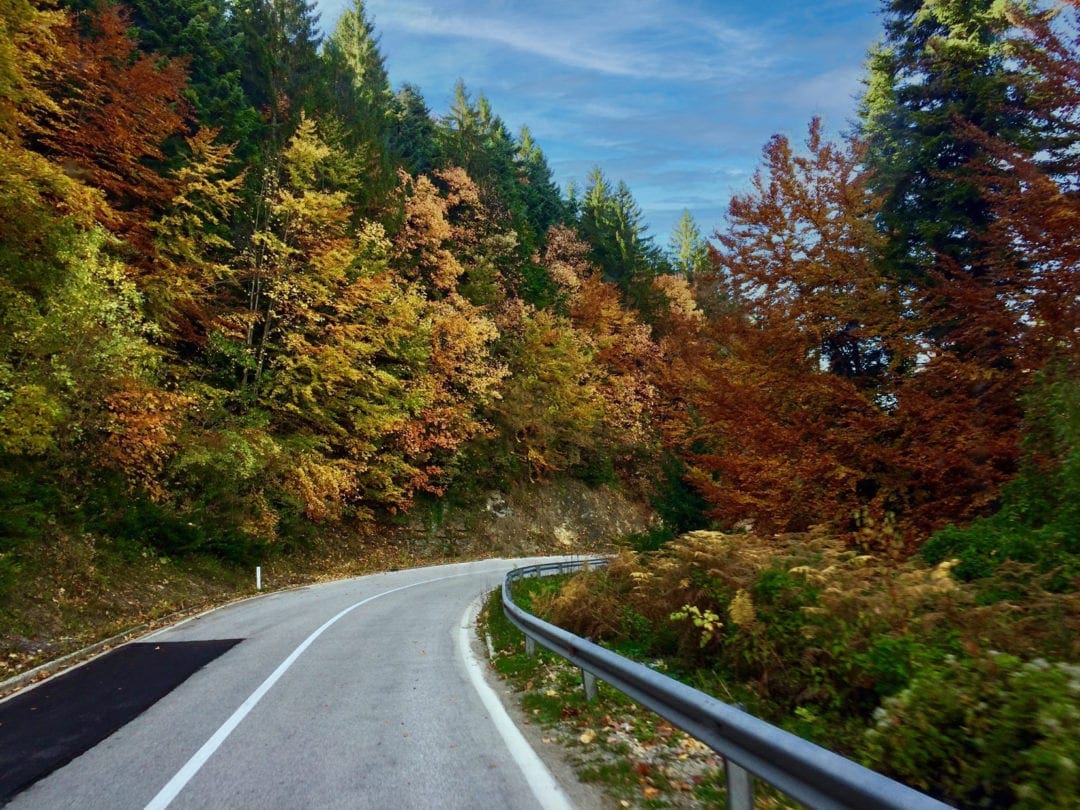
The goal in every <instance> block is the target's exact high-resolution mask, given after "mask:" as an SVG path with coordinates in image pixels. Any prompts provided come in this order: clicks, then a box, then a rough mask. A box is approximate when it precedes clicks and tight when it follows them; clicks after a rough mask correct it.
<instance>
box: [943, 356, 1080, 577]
mask: <svg viewBox="0 0 1080 810" xmlns="http://www.w3.org/2000/svg"><path fill="white" fill-rule="evenodd" d="M1026 407H1027V410H1026V437H1025V441H1024V446H1025V457H1024V461H1023V464H1022V466H1021V470H1020V473H1019V474H1018V475H1017V477H1016V478H1015V479H1014V480H1013V481H1011V482H1010V483H1009V484H1007V485H1006V486H1005V487H1004V488H1003V489H1002V495H1001V504H1002V505H1001V508H1000V510H999V511H998V512H997V513H996V514H994V515H992V516H990V517H987V518H982V519H980V520H977V521H975V522H974V523H973V524H972V525H971V526H969V527H967V528H963V529H961V528H957V527H955V526H950V527H948V528H947V529H945V530H943V531H941V532H938V533H937V534H936V535H934V536H933V537H931V538H930V539H929V540H928V541H927V542H926V543H925V544H924V545H923V547H922V556H923V557H924V558H925V559H926V560H927V561H928V562H930V563H937V562H940V561H942V560H946V559H951V558H957V559H959V560H960V564H959V565H957V566H956V567H955V568H954V569H953V573H954V574H955V575H956V576H957V577H959V578H960V579H963V580H967V581H971V580H977V579H982V578H984V577H988V576H990V575H991V574H992V573H993V572H994V571H996V570H997V568H998V567H999V566H1000V565H1001V564H1002V563H1004V562H1005V561H1006V560H1014V561H1016V562H1022V563H1031V564H1033V565H1035V566H1036V568H1037V569H1039V570H1040V571H1043V572H1047V571H1055V572H1056V575H1055V579H1054V582H1053V583H1052V587H1054V588H1056V589H1058V590H1066V589H1070V588H1074V587H1076V585H1075V583H1076V579H1077V577H1080V382H1078V381H1076V380H1075V379H1070V377H1069V376H1068V374H1065V373H1062V374H1058V375H1055V374H1053V373H1051V372H1047V373H1045V374H1043V375H1041V377H1040V379H1039V380H1038V381H1037V382H1036V384H1035V385H1034V386H1033V387H1032V391H1031V393H1030V394H1029V395H1028V397H1027V399H1026ZM997 596H998V597H999V598H1000V597H1013V596H1015V594H1007V593H1003V594H998V595H997Z"/></svg>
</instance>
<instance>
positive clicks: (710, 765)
mask: <svg viewBox="0 0 1080 810" xmlns="http://www.w3.org/2000/svg"><path fill="white" fill-rule="evenodd" d="M565 579H566V578H565V577H545V578H542V579H526V580H521V581H519V582H518V583H516V584H515V588H514V597H515V600H516V601H517V603H518V604H519V605H520V606H521V607H522V608H524V609H525V610H531V607H532V605H533V602H534V601H535V600H538V598H539V600H540V601H542V600H543V599H544V597H546V596H548V595H550V594H553V593H556V592H557V591H558V590H559V588H560V587H561V586H562V583H563V582H564V581H565ZM479 632H480V633H481V635H482V636H483V635H485V634H486V635H487V636H489V637H490V639H491V647H492V649H493V650H494V656H493V657H492V659H491V666H492V667H493V669H494V670H495V672H496V673H497V674H498V676H499V677H500V678H501V679H502V680H504V681H505V682H506V683H507V684H508V685H509V686H510V687H511V688H512V689H513V690H514V691H515V692H517V696H518V700H519V702H520V705H521V708H522V710H523V711H524V712H525V714H526V715H527V717H529V718H530V720H529V721H530V722H535V723H537V724H538V725H540V726H541V727H542V728H543V729H544V732H543V733H544V736H543V737H542V740H543V741H544V742H545V743H550V744H552V745H555V746H558V747H559V748H561V749H562V753H563V755H564V756H565V757H566V758H567V760H568V761H569V762H570V763H571V764H572V765H573V766H574V768H575V770H576V771H577V774H578V776H579V777H580V778H581V780H582V781H584V782H588V783H591V784H595V785H598V786H599V787H601V789H602V790H603V791H604V792H605V794H606V795H607V796H608V797H610V798H611V800H612V802H613V804H615V805H617V806H620V807H626V808H706V807H723V806H725V803H726V796H727V791H726V788H725V786H724V773H723V759H722V758H721V757H720V756H719V755H718V754H716V753H715V752H714V751H712V750H711V749H710V748H709V747H708V746H706V745H704V744H702V743H701V742H699V741H697V740H696V739H694V738H693V737H690V736H688V735H686V734H684V733H683V732H682V731H680V730H678V729H677V728H675V727H673V726H672V725H671V724H670V723H668V722H667V721H666V720H664V719H663V718H662V717H660V716H658V715H657V714H655V713H654V712H652V711H649V710H648V709H645V708H643V707H642V706H640V705H639V704H637V703H635V702H634V701H633V700H631V699H630V698H628V697H627V696H626V695H624V694H623V693H622V692H620V691H618V690H617V689H615V688H613V687H611V686H608V685H607V684H605V683H603V682H598V683H597V687H598V692H599V695H598V699H597V700H596V701H593V702H589V701H586V700H585V696H584V690H583V688H582V682H581V671H580V670H579V669H577V668H576V667H575V666H573V665H572V664H570V663H569V662H568V661H566V659H564V658H562V657H560V656H558V655H555V654H554V653H551V652H548V651H546V650H544V649H543V648H540V647H538V648H537V653H536V655H533V656H530V655H527V654H526V653H525V637H524V636H523V635H522V633H521V632H520V631H519V630H518V629H517V628H516V627H514V626H513V625H512V624H511V623H510V621H509V620H508V619H507V618H506V615H505V614H504V613H503V609H502V601H501V597H500V592H499V591H493V592H492V593H491V594H490V595H489V596H488V598H487V600H486V601H485V604H484V608H483V610H482V611H481V614H480V620H479ZM650 663H651V664H652V665H653V666H656V667H658V668H662V667H663V666H664V664H663V662H662V661H654V662H650ZM755 798H756V801H755V806H756V807H759V808H779V807H798V806H799V805H797V804H795V803H793V802H791V801H790V800H788V799H786V798H784V797H781V796H779V795H777V794H776V793H775V792H773V791H772V790H771V789H770V788H768V787H767V786H760V787H759V789H758V791H757V796H756V797H755Z"/></svg>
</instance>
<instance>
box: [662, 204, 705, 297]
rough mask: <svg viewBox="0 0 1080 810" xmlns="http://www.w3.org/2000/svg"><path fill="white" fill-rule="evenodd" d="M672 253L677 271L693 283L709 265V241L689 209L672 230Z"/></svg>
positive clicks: (670, 245)
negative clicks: (702, 233)
mask: <svg viewBox="0 0 1080 810" xmlns="http://www.w3.org/2000/svg"><path fill="white" fill-rule="evenodd" d="M668 244H669V248H670V255H671V261H672V264H673V265H674V267H675V271H676V272H678V273H680V274H682V275H683V276H684V277H685V278H686V280H687V281H689V282H691V283H693V281H694V278H695V277H696V276H698V275H699V274H700V273H701V272H702V271H703V270H705V269H706V268H707V267H708V265H709V243H708V242H706V241H705V238H704V237H703V236H702V235H701V229H700V228H698V224H697V222H695V221H694V217H693V215H692V214H691V213H690V211H689V210H688V209H685V208H684V209H683V214H682V217H680V218H679V222H678V224H677V225H676V226H675V228H674V229H673V230H672V232H671V240H670V241H669V243H668Z"/></svg>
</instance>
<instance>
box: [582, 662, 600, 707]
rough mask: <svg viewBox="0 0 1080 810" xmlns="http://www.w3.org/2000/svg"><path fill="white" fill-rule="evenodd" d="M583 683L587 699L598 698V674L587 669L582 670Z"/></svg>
mask: <svg viewBox="0 0 1080 810" xmlns="http://www.w3.org/2000/svg"><path fill="white" fill-rule="evenodd" d="M581 683H582V685H583V686H584V687H585V700H588V701H593V700H596V695H597V692H596V676H595V675H593V674H592V673H591V672H589V671H587V670H584V669H583V670H581Z"/></svg>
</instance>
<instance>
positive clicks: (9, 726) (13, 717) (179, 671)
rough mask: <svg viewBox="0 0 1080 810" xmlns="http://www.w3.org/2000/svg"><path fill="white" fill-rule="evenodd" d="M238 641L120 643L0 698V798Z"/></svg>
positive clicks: (63, 759)
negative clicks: (113, 647) (60, 672)
mask: <svg viewBox="0 0 1080 810" xmlns="http://www.w3.org/2000/svg"><path fill="white" fill-rule="evenodd" d="M241 640H242V639H225V640H221V641H175V642H172V643H159V644H155V643H153V642H144V643H140V644H125V645H124V646H123V647H119V648H117V649H115V650H113V651H112V652H110V653H108V654H107V655H103V656H101V657H100V658H95V659H94V660H93V661H90V662H89V663H87V664H84V665H83V666H81V667H78V668H77V669H73V670H71V671H70V672H66V673H64V674H63V675H60V676H58V677H56V678H53V679H52V680H50V681H46V682H45V683H43V684H41V685H40V686H37V687H35V688H34V689H31V690H29V691H27V692H25V693H23V694H21V695H16V696H15V697H13V698H11V699H10V700H8V701H6V702H4V703H0V804H5V803H6V802H8V801H10V800H11V798H12V797H13V796H15V794H16V793H18V792H19V791H20V790H23V789H25V788H27V787H29V786H30V785H32V784H33V783H34V782H36V781H37V780H38V779H41V778H42V777H43V776H46V775H48V774H50V773H52V772H53V771H54V770H56V769H57V768H60V767H62V766H63V765H66V764H67V763H69V762H71V760H73V759H75V757H77V756H79V754H81V753H83V752H84V751H88V750H90V749H91V748H93V747H94V746H95V745H97V744H98V743H99V742H101V740H104V739H105V738H106V737H108V736H109V735H110V734H112V733H113V732H114V731H116V730H117V729H118V728H120V727H121V726H122V725H124V724H125V723H127V722H128V721H129V720H132V719H134V718H135V717H138V716H139V715H140V714H141V713H142V712H144V711H146V710H147V709H148V708H149V707H150V706H152V705H153V704H154V703H156V702H157V701H158V700H160V699H161V698H163V697H164V696H165V695H167V694H168V693H169V692H171V691H172V690H173V689H175V688H176V687H177V686H179V685H180V684H181V683H183V682H184V681H185V680H187V679H188V678H189V677H191V675H193V674H194V673H195V672H196V671H197V670H199V669H200V668H201V667H203V666H204V665H206V664H208V663H210V662H211V661H213V660H214V659H215V658H217V657H218V656H219V655H221V654H222V653H224V652H226V651H228V650H230V649H232V647H234V646H235V645H236V644H238V643H240V641H241Z"/></svg>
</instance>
